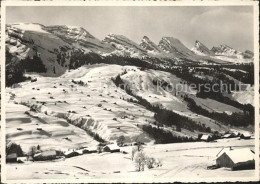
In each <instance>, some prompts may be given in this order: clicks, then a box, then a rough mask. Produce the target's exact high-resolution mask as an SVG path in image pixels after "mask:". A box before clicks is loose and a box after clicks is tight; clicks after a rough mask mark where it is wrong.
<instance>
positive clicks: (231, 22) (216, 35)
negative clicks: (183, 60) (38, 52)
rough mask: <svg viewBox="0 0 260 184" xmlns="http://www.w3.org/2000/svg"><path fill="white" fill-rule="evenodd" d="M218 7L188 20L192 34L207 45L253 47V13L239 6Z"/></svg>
mask: <svg viewBox="0 0 260 184" xmlns="http://www.w3.org/2000/svg"><path fill="white" fill-rule="evenodd" d="M235 10H236V8H235V7H232V8H230V7H219V8H216V9H211V10H209V11H206V12H204V13H202V14H200V15H196V16H194V17H193V18H192V19H191V20H190V26H191V28H192V30H194V32H193V34H194V35H196V36H197V37H199V38H201V39H204V42H206V43H208V46H213V45H214V44H215V45H216V44H228V45H230V46H232V47H234V48H236V49H241V50H243V48H248V49H251V50H252V49H253V48H252V46H253V13H252V11H251V12H250V11H245V10H242V9H241V8H240V9H238V10H241V11H235ZM199 38H198V39H199Z"/></svg>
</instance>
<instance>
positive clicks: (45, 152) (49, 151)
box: [34, 150, 56, 157]
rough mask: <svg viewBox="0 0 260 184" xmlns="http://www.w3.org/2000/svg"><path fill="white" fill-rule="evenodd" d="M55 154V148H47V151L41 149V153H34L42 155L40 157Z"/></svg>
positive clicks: (36, 155)
mask: <svg viewBox="0 0 260 184" xmlns="http://www.w3.org/2000/svg"><path fill="white" fill-rule="evenodd" d="M54 155H56V151H55V150H48V151H43V152H41V153H37V154H35V155H34V157H38V156H42V157H48V156H54Z"/></svg>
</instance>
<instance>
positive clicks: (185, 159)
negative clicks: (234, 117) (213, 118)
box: [7, 139, 255, 180]
mask: <svg viewBox="0 0 260 184" xmlns="http://www.w3.org/2000/svg"><path fill="white" fill-rule="evenodd" d="M229 146H232V147H233V148H242V147H249V148H251V149H252V150H254V140H253V139H251V140H236V139H228V140H227V139H226V140H220V141H218V142H214V143H204V142H196V143H176V144H165V145H147V146H144V152H145V154H146V155H152V156H153V157H155V158H156V159H160V160H161V161H162V167H158V168H153V169H147V168H145V171H143V172H136V171H135V168H134V162H133V161H132V160H131V150H132V148H131V146H129V147H123V148H122V150H124V151H126V152H127V154H123V153H101V154H98V153H93V154H87V155H82V156H77V157H73V158H67V159H66V160H57V161H55V162H27V163H25V164H7V179H9V180H15V179H71V178H77V179H99V178H100V179H104V178H124V179H126V178H131V179H136V178H140V177H151V178H181V177H184V178H185V177H187V176H189V177H192V178H205V177H216V176H221V177H252V176H254V173H255V172H254V170H241V171H231V170H230V169H228V168H220V169H216V170H207V166H209V165H212V164H214V163H215V159H216V155H217V154H218V152H219V151H220V150H221V149H222V148H223V147H229Z"/></svg>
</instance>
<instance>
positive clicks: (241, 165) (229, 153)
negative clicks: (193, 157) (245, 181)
mask: <svg viewBox="0 0 260 184" xmlns="http://www.w3.org/2000/svg"><path fill="white" fill-rule="evenodd" d="M254 157H255V154H254V153H253V152H252V151H251V150H250V149H249V148H242V149H231V148H229V149H227V148H225V149H223V150H221V151H220V152H219V153H218V155H217V159H216V165H217V166H218V167H228V168H231V169H232V170H245V169H254V168H255V158H254Z"/></svg>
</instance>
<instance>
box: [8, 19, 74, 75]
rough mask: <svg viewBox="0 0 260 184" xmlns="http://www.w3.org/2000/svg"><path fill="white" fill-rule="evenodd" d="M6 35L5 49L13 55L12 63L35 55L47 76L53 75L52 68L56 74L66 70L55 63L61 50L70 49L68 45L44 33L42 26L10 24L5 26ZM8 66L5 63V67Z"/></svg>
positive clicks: (52, 35)
mask: <svg viewBox="0 0 260 184" xmlns="http://www.w3.org/2000/svg"><path fill="white" fill-rule="evenodd" d="M6 33H7V36H6V38H5V40H6V49H7V51H8V52H9V53H10V54H11V55H13V61H16V62H17V61H19V60H21V59H25V58H26V57H30V58H32V57H33V56H35V55H37V56H39V57H40V58H41V60H42V62H43V64H44V65H45V67H46V68H47V72H48V73H49V74H52V73H53V71H52V69H53V67H55V69H56V73H57V74H61V73H64V72H65V70H66V68H64V67H62V66H60V65H59V64H58V63H57V54H58V51H59V50H60V49H62V48H64V49H68V48H70V45H69V44H68V43H66V42H64V41H63V40H61V39H60V38H59V37H57V36H55V35H54V34H51V33H49V32H47V31H45V30H44V26H42V25H40V24H26V23H21V24H12V25H7V29H6ZM8 64H9V63H8V62H7V66H8Z"/></svg>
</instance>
